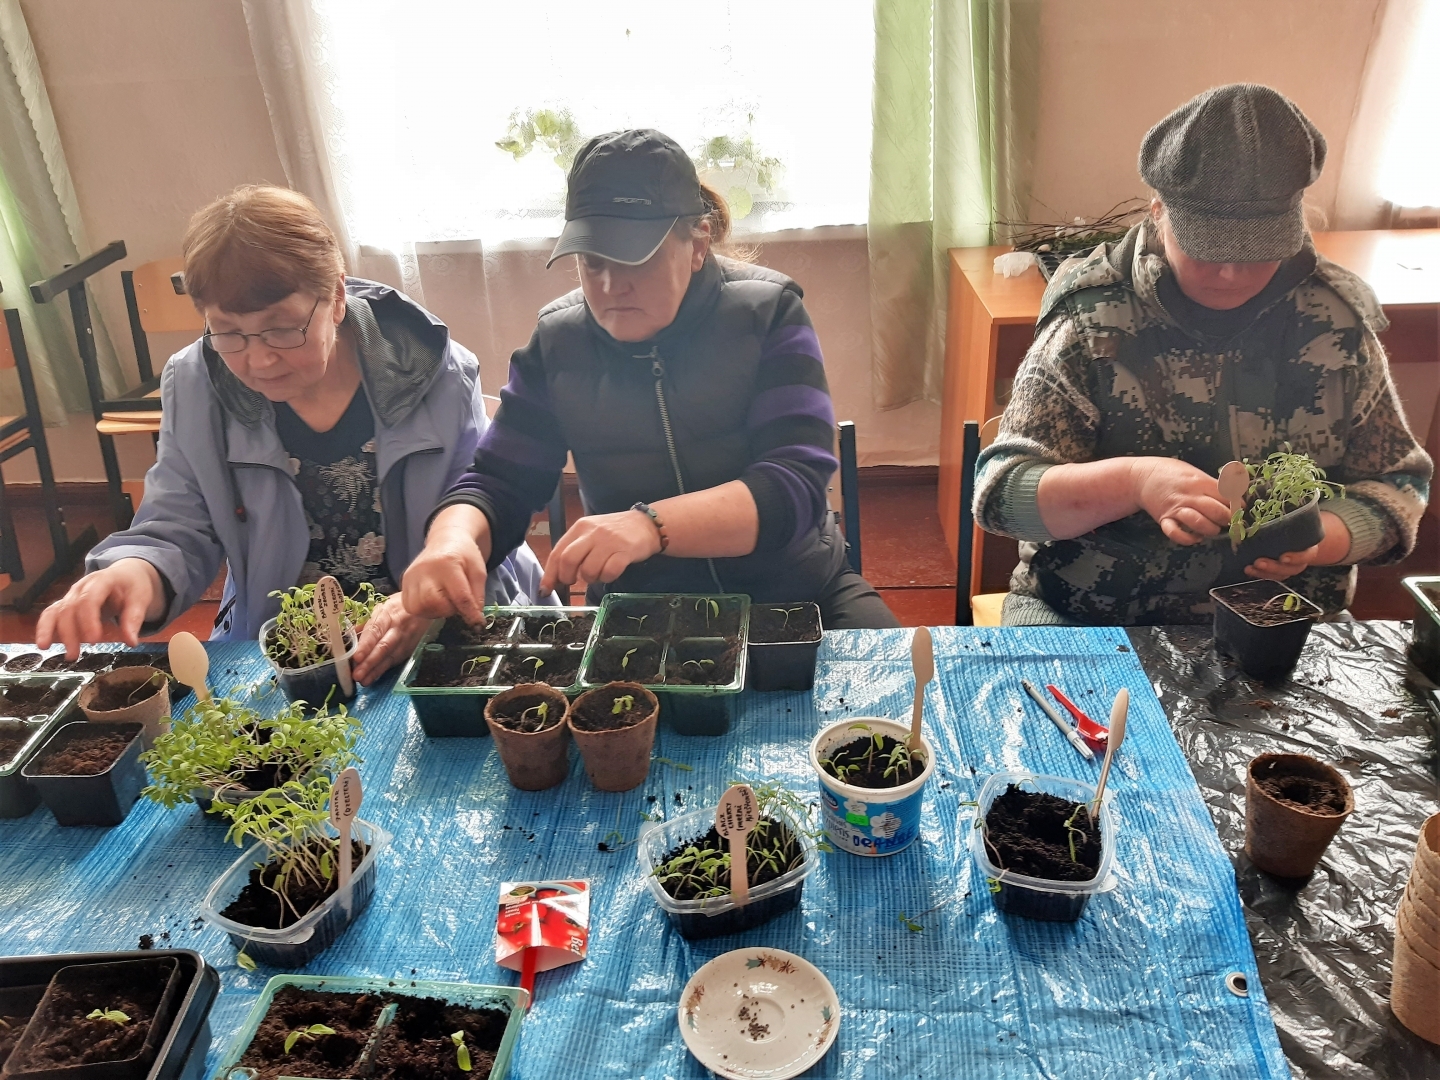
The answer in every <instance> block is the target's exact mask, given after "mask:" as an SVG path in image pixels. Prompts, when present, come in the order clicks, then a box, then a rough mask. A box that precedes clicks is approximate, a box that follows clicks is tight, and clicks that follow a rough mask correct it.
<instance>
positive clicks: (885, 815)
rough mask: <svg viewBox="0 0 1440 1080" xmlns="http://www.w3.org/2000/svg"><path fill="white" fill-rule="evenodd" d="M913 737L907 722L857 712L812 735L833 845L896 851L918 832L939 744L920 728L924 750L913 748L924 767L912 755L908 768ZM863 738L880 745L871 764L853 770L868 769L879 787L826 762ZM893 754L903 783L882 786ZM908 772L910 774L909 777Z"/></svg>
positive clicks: (854, 850) (861, 851)
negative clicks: (916, 766)
mask: <svg viewBox="0 0 1440 1080" xmlns="http://www.w3.org/2000/svg"><path fill="white" fill-rule="evenodd" d="M909 736H910V725H909V724H900V723H897V722H895V721H894V720H885V719H882V718H880V717H876V716H856V717H851V718H848V719H845V720H838V721H836V722H835V723H833V724H830V725H829V726H827V727H825V728H823V729H821V731H820V732H819V733H818V734H817V735H816V736H815V738H814V739H813V740H811V742H810V767H811V768H812V769H814V770H815V775H816V776H817V777H818V778H819V780H820V809H821V812H822V814H823V816H824V819H825V834H826V835H827V836H828V837H829V838H830V842H831V843H832V844H834V845H835V847H837V848H839V849H841V850H843V851H848V852H850V853H851V854H852V855H868V856H877V855H894V854H895V853H896V852H897V851H901V850H903V849H905V848H907V847H909V846H910V845H911V844H912V843H914V842H915V838H916V837H917V836H919V835H920V812H921V806H922V800H923V799H924V795H925V785H926V784H927V783H928V782H929V780H930V777H931V776H932V775H934V773H935V748H934V747H933V746H932V745H931V744H930V740H929V739H928V738H926V737H925V734H924V732H923V731H922V732H921V735H920V749H919V750H918V751H915V752H914V757H916V758H921V759H922V760H923V767H922V768H921V769H920V771H919V772H918V773H916V772H915V771H914V760H913V758H912V759H911V762H910V765H909V766H908V768H907V767H906V766H905V765H904V764H903V763H904V760H905V758H906V757H908V756H909V754H908V752H907V751H905V750H904V748H905V745H906V740H908V738H909ZM859 741H865V742H871V743H874V744H875V745H876V751H875V754H874V755H872V757H873V758H874V767H873V769H872V768H870V765H871V762H869V761H860V762H858V763H857V768H856V770H855V771H856V772H857V774H858V773H864V774H865V775H866V777H867V779H868V780H871V781H874V782H875V784H876V786H866V785H865V784H862V783H860V782H858V780H851V781H849V782H847V781H843V780H840V779H839V778H838V777H837V776H835V775H833V774H832V773H830V772H829V771H828V770H827V769H826V767H825V762H827V761H832V762H833V761H834V759H835V755H836V754H837V753H841V752H845V753H847V754H848V753H849V752H850V751H848V750H846V748H847V747H848V746H850V745H851V744H854V743H857V742H859ZM897 747H899V748H900V749H899V750H897ZM892 755H893V756H894V758H895V762H894V764H895V765H896V767H897V771H896V772H895V773H894V774H892V775H893V776H894V777H895V778H896V779H898V780H899V781H900V782H899V783H891V785H890V786H879V785H880V784H882V783H884V782H885V781H886V780H887V777H886V776H885V771H886V770H887V769H890V768H891V767H892V762H891V761H890V758H891V756H892ZM902 770H903V771H902ZM875 774H878V775H875ZM906 776H909V777H910V779H908V780H907V779H905V777H906Z"/></svg>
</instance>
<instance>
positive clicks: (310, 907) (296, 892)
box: [220, 840, 365, 1075]
mask: <svg viewBox="0 0 1440 1080" xmlns="http://www.w3.org/2000/svg"><path fill="white" fill-rule="evenodd" d="M310 845H311V847H312V848H315V849H316V852H315V854H316V857H317V858H318V857H319V856H320V854H321V852H320V850H318V849H319V847H320V845H319V844H318V843H317V842H316V841H314V840H312V841H310ZM350 852H351V854H350V866H351V868H352V869H354V870H359V869H360V863H361V861H362V860H363V859H364V858H365V845H364V844H362V843H361V842H360V841H359V840H351V841H350ZM279 872H280V865H279V864H278V863H273V862H268V863H266V864H265V865H264V866H255V867H251V869H250V881H249V883H248V884H247V885H246V886H245V887H244V888H243V889H241V890H240V895H239V896H237V897H235V899H234V900H232V901H231V902H230V905H229V906H228V907H227V908H225V910H224V911H222V912H221V913H220V914H221V915H224V916H225V917H226V918H227V919H233V920H234V921H235V922H238V923H243V924H244V925H246V926H256V927H262V928H264V929H266V930H281V929H283V928H285V927H287V926H289V925H290V924H291V923H295V922H299V921H300V920H301V919H302V918H304V917H305V916H306V915H308V914H309V913H310V912H312V911H314V910H315V909H316V908H317V907H319V906H320V905H321V904H323V903H324V902H325V898H326V897H328V896H330V895H331V894H332V893H334V892H335V890H336V888H338V887H339V884H340V875H339V873H335V874H332V875H331V877H330V880H329V881H327V882H323V883H316V882H313V881H311V880H309V879H308V878H304V877H303V875H302V880H292V881H290V882H288V883H287V884H286V886H285V889H286V894H287V895H288V896H289V899H290V905H291V907H293V908H294V911H292V910H291V907H282V906H281V903H280V898H279V897H278V896H276V895H275V893H274V892H273V891H272V890H271V889H270V886H271V885H273V884H274V883H275V877H276V875H277V874H279ZM295 912H299V914H298V915H297V914H295ZM287 1075H289V1074H287Z"/></svg>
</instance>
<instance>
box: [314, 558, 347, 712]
mask: <svg viewBox="0 0 1440 1080" xmlns="http://www.w3.org/2000/svg"><path fill="white" fill-rule="evenodd" d="M344 613H345V593H344V592H342V591H341V589H340V582H338V581H336V580H335V579H334V578H333V577H331V576H330V575H329V574H326V575H325V576H324V577H322V578H321V579H320V580H319V581H317V582H316V583H315V620H316V621H317V622H318V623H319V624H320V625H321V626H322V627H324V632H325V637H326V640H327V641H328V642H329V644H330V655H331V656H333V657H334V658H335V677H336V678H337V679H339V680H340V692H341V693H342V694H344V695H345V696H346V697H347V698H348V697H350V695H352V694H353V693H355V680H354V679H352V678H351V677H350V658H349V657H348V656H346V655H345V631H344V629H343V628H342V627H343V620H344Z"/></svg>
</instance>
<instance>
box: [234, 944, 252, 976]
mask: <svg viewBox="0 0 1440 1080" xmlns="http://www.w3.org/2000/svg"><path fill="white" fill-rule="evenodd" d="M235 963H237V964H239V965H240V966H241V967H242V968H244V969H245V970H246V971H254V970H255V968H256V964H255V961H254V960H253V959H252V958H251V956H250V954H249V953H247V952H246V951H245V950H244V949H241V950H240V951H239V952H237V953H236V954H235Z"/></svg>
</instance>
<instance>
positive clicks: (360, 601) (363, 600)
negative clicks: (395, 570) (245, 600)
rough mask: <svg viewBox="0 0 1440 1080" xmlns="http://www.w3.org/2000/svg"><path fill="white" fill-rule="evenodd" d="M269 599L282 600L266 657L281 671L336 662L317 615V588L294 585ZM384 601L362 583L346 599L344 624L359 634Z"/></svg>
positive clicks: (366, 583)
mask: <svg viewBox="0 0 1440 1080" xmlns="http://www.w3.org/2000/svg"><path fill="white" fill-rule="evenodd" d="M270 595H271V596H276V597H279V598H280V613H279V614H278V615H277V616H275V626H274V628H273V629H272V630H271V631H270V635H269V637H267V638H266V640H265V655H266V656H268V657H269V658H270V659H271V660H273V661H274V662H275V663H276V664H278V665H279V666H280V667H282V668H305V667H311V666H312V665H314V664H320V663H324V662H325V661H326V660H330V659H333V656H332V654H331V651H330V646H329V644H328V643H327V642H326V641H325V640H324V633H323V631H322V629H321V627H320V620H319V619H318V618H317V617H316V615H315V586H314V585H295V586H292V587H291V588H289V589H283V590H276V591H275V592H272V593H271V594H270ZM384 600H385V598H384V597H383V596H381V595H380V594H378V593H377V592H376V591H375V586H373V585H371V584H370V583H369V582H368V581H364V582H361V583H360V587H359V588H358V589H356V590H355V595H354V596H347V597H346V598H345V605H344V611H343V615H344V621H345V622H346V623H349V625H350V626H351V628H353V629H354V630H355V632H356V633H358V632H359V631H360V628H361V627H362V626H364V625H365V624H366V623H367V622H369V621H370V616H371V614H372V613H373V612H374V611H375V609H376V608H377V607H379V606H380V605H381V604H382V603H383V602H384Z"/></svg>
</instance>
